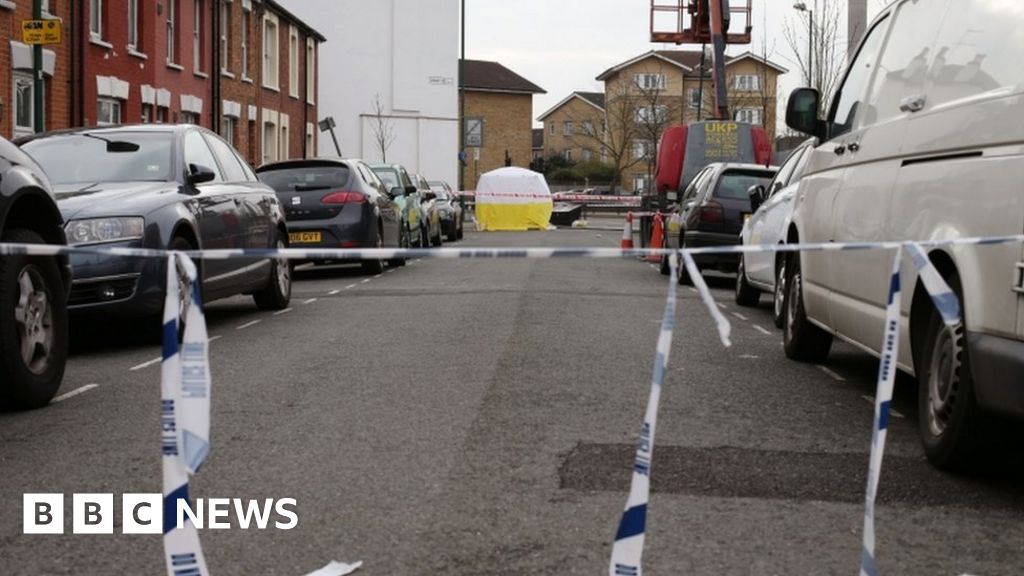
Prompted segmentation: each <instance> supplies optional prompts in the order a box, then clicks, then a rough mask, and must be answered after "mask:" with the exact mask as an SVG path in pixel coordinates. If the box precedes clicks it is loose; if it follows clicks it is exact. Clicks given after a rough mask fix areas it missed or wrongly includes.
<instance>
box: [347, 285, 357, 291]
mask: <svg viewBox="0 0 1024 576" xmlns="http://www.w3.org/2000/svg"><path fill="white" fill-rule="evenodd" d="M355 287H356V285H355V284H349V285H348V286H345V290H351V289H353V288H355Z"/></svg>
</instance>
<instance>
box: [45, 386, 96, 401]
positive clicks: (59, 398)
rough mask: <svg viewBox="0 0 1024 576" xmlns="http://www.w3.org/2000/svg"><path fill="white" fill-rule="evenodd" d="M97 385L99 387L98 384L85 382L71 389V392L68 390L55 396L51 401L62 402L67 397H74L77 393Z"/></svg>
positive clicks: (84, 391)
mask: <svg viewBox="0 0 1024 576" xmlns="http://www.w3.org/2000/svg"><path fill="white" fill-rule="evenodd" d="M99 387H100V385H99V384H86V385H85V386H82V387H81V388H75V389H74V390H72V391H71V392H68V393H67V394H61V395H60V396H57V397H56V398H54V399H53V401H54V402H63V401H65V400H67V399H68V398H74V397H75V396H78V395H79V394H85V393H86V392H88V391H89V390H92V389H93V388H99Z"/></svg>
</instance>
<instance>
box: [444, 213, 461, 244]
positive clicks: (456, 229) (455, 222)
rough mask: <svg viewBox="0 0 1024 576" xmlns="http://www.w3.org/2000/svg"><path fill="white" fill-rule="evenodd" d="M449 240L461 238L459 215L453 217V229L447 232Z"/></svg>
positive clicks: (453, 240)
mask: <svg viewBox="0 0 1024 576" xmlns="http://www.w3.org/2000/svg"><path fill="white" fill-rule="evenodd" d="M446 236H448V241H449V242H455V241H456V240H458V239H459V222H458V218H457V217H452V225H451V230H450V231H449V232H448V234H446Z"/></svg>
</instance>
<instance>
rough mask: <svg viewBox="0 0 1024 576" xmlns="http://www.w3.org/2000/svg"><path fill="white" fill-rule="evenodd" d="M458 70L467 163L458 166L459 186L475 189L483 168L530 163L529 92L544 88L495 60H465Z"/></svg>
mask: <svg viewBox="0 0 1024 576" xmlns="http://www.w3.org/2000/svg"><path fill="white" fill-rule="evenodd" d="M462 75H463V81H462V84H463V93H462V97H463V109H464V113H463V119H462V125H463V128H464V130H465V136H464V138H465V147H464V150H465V152H466V163H465V165H464V166H461V167H460V170H462V182H463V188H464V189H465V190H475V189H476V183H477V180H478V179H479V176H480V174H483V173H484V172H488V171H490V170H494V169H495V168H501V167H502V166H519V167H521V168H529V167H530V161H531V159H532V156H533V120H532V117H533V95H534V94H545V93H546V92H545V91H544V89H542V88H541V87H539V86H537V85H536V84H534V83H532V82H530V81H529V80H527V79H526V78H523V77H522V76H520V75H518V74H516V73H515V72H513V71H511V70H509V69H508V68H506V67H504V66H502V65H501V64H499V63H497V62H486V61H482V60H464V61H463V62H462Z"/></svg>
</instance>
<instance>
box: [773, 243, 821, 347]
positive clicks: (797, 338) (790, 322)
mask: <svg viewBox="0 0 1024 576" xmlns="http://www.w3.org/2000/svg"><path fill="white" fill-rule="evenodd" d="M787 268H788V272H787V274H786V276H787V277H786V300H785V304H784V308H785V309H786V310H785V316H786V318H785V322H783V330H782V341H783V345H784V348H785V351H786V356H787V357H789V358H792V359H793V360H801V361H804V362H816V361H819V360H824V359H825V357H826V356H828V352H829V350H830V349H831V348H832V335H831V334H829V333H828V332H825V331H824V330H822V329H821V328H819V327H817V326H815V325H814V324H811V321H810V320H808V319H807V314H806V313H805V312H804V295H803V281H802V280H803V278H802V276H801V274H800V254H797V253H794V254H793V255H792V256H791V257H790V258H789V264H788V266H787Z"/></svg>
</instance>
